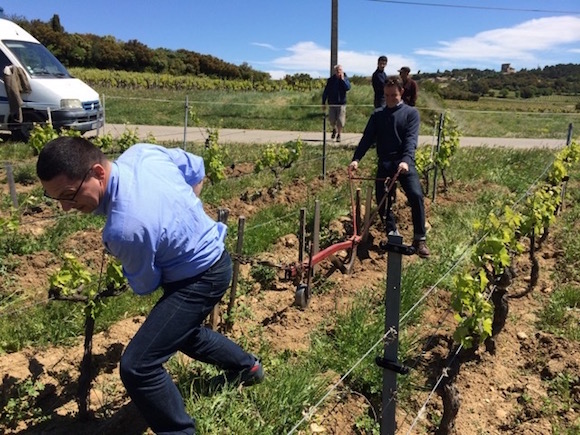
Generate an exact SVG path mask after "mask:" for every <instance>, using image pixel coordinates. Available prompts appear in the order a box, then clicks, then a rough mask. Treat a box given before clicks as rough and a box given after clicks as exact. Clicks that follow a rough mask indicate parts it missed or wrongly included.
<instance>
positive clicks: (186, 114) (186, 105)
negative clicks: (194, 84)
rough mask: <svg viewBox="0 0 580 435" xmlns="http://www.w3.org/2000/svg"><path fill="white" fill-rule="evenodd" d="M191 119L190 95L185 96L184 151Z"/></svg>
mask: <svg viewBox="0 0 580 435" xmlns="http://www.w3.org/2000/svg"><path fill="white" fill-rule="evenodd" d="M188 118H189V95H186V96H185V122H184V124H183V149H184V150H186V146H187V119H188Z"/></svg>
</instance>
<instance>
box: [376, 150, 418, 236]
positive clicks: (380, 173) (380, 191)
mask: <svg viewBox="0 0 580 435" xmlns="http://www.w3.org/2000/svg"><path fill="white" fill-rule="evenodd" d="M398 165H399V162H398V161H396V162H395V161H392V162H379V165H378V168H377V177H376V178H377V180H376V182H375V194H376V200H377V204H381V201H382V200H383V197H384V196H385V195H386V192H385V181H384V179H385V178H392V177H393V176H394V175H395V173H396V172H397V168H398ZM397 180H398V182H399V183H400V185H401V187H402V188H403V191H404V192H405V195H407V199H408V200H409V204H410V205H411V216H412V219H413V240H425V239H426V231H425V205H424V203H423V189H422V187H421V182H420V180H419V174H418V173H417V170H416V169H415V166H414V165H410V166H409V172H406V173H404V174H400V175H399V177H398V178H397ZM396 191H397V189H396V186H395V187H393V189H392V190H391V192H390V194H389V196H388V197H387V199H386V200H385V201H384V202H382V204H381V206H380V207H379V214H380V216H381V219H383V222H384V224H385V227H386V231H387V234H388V233H389V232H391V231H395V230H396V229H397V220H396V218H395V214H394V213H393V211H392V204H393V202H394V201H395V198H396Z"/></svg>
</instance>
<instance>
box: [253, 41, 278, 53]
mask: <svg viewBox="0 0 580 435" xmlns="http://www.w3.org/2000/svg"><path fill="white" fill-rule="evenodd" d="M252 45H255V46H256V47H262V48H267V49H269V50H273V51H277V50H278V49H277V48H276V47H274V46H273V45H272V44H267V43H265V42H252Z"/></svg>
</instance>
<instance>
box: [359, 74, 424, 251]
mask: <svg viewBox="0 0 580 435" xmlns="http://www.w3.org/2000/svg"><path fill="white" fill-rule="evenodd" d="M384 89H385V90H384V92H385V102H386V105H385V106H384V107H383V108H381V109H377V110H375V111H374V113H373V114H372V115H371V117H370V118H369V121H368V123H367V126H366V127H365V130H364V133H363V136H362V138H361V140H360V142H359V144H358V146H357V148H356V150H355V152H354V155H353V157H352V161H351V163H350V165H349V168H350V169H351V170H353V171H356V169H357V168H358V163H359V161H360V160H361V159H362V158H363V157H364V155H365V154H366V152H367V151H368V150H369V148H370V147H371V145H372V144H373V143H375V142H376V144H377V147H376V148H377V157H378V168H377V176H376V182H375V183H376V185H375V188H376V200H377V203H378V204H381V207H380V208H379V213H380V215H381V217H383V219H384V223H385V227H386V231H387V234H389V233H391V232H394V233H396V232H397V225H396V220H395V215H394V214H393V212H392V210H391V206H392V203H393V201H394V199H395V189H393V191H392V192H389V195H388V198H387V200H386V202H387V205H386V206H385V205H384V203H385V201H384V200H383V197H384V196H385V195H386V193H385V185H384V180H385V178H388V177H390V178H392V177H393V176H394V175H395V173H396V172H397V171H400V174H399V177H398V180H399V182H400V183H401V187H402V188H403V190H404V191H405V194H406V195H407V199H408V200H409V203H410V204H411V215H412V218H413V233H414V234H413V246H414V247H415V249H416V252H417V254H418V255H419V256H420V257H422V258H426V257H428V256H429V255H430V252H429V248H428V247H427V243H426V230H425V206H424V204H423V189H422V188H421V183H420V181H419V175H418V173H417V170H416V169H415V149H416V148H417V141H418V139H419V125H420V117H419V112H418V111H417V109H415V108H414V107H411V106H408V105H406V104H404V103H403V102H402V95H403V85H402V83H401V81H400V79H399V77H391V78H388V79H387V81H386V82H385V88H384Z"/></svg>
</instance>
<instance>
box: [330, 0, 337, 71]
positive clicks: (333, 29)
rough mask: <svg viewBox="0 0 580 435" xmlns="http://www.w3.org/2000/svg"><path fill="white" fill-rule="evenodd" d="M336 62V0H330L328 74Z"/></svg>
mask: <svg viewBox="0 0 580 435" xmlns="http://www.w3.org/2000/svg"><path fill="white" fill-rule="evenodd" d="M337 64H338V0H332V19H331V22H330V75H333V74H334V66H335V65H337Z"/></svg>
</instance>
